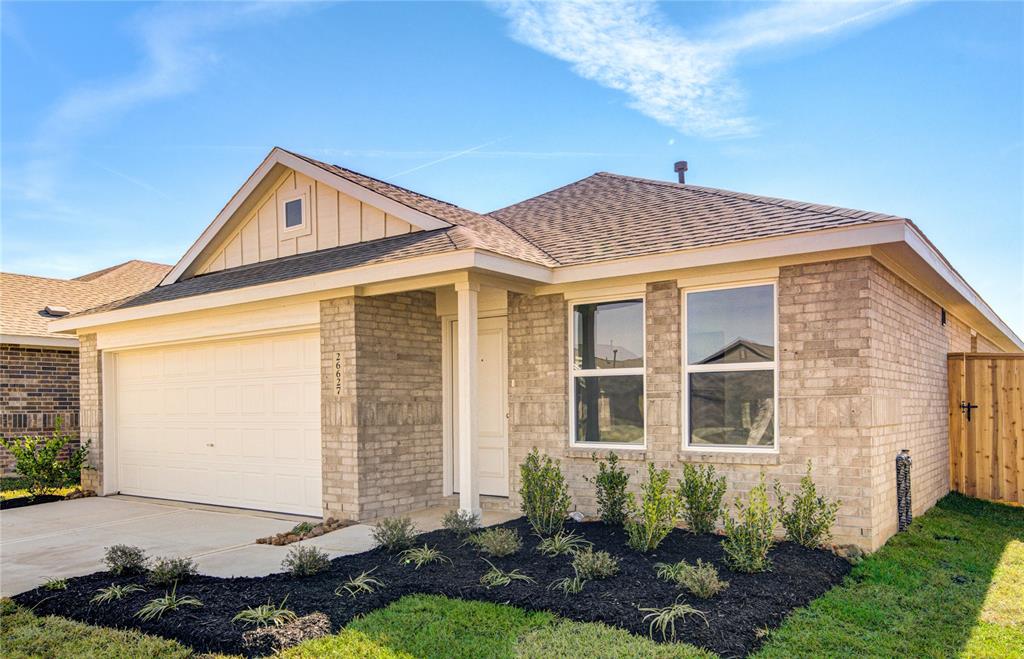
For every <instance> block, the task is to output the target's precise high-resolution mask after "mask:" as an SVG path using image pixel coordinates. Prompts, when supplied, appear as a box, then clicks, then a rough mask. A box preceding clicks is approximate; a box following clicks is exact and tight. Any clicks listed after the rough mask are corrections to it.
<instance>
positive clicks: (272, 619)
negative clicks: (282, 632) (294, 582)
mask: <svg viewBox="0 0 1024 659" xmlns="http://www.w3.org/2000/svg"><path fill="white" fill-rule="evenodd" d="M286 601H288V598H287V597H285V598H284V600H283V601H282V602H281V604H280V605H279V606H278V605H275V604H271V603H270V602H269V601H268V602H267V603H266V604H260V605H259V606H251V607H249V608H248V609H243V610H241V611H239V612H238V613H237V614H235V617H234V618H232V619H231V622H237V623H239V624H242V625H246V626H248V627H270V626H274V627H277V626H279V625H284V624H287V623H289V622H292V621H293V620H295V619H296V618H298V616H297V615H295V612H294V611H292V610H291V609H288V608H285V605H284V603H285V602H286Z"/></svg>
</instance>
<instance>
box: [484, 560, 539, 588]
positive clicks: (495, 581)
mask: <svg viewBox="0 0 1024 659" xmlns="http://www.w3.org/2000/svg"><path fill="white" fill-rule="evenodd" d="M484 562H485V563H487V564H488V565H490V566H491V569H490V570H488V571H487V572H485V573H484V575H483V576H482V577H480V583H481V584H482V585H483V586H485V587H486V588H499V587H502V586H507V585H509V584H510V583H512V582H513V581H523V582H526V583H536V580H534V578H533V577H531V576H528V575H525V574H523V573H522V572H520V571H519V570H512V571H510V572H504V571H502V570H501V569H500V568H498V567H497V566H496V565H494V563H491V562H490V561H488V560H487V559H486V558H485V559H484Z"/></svg>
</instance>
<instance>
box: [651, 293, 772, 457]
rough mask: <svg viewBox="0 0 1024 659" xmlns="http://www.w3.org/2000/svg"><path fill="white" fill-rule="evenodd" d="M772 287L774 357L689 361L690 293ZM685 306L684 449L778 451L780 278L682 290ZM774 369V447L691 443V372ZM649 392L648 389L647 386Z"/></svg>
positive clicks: (697, 451) (770, 452)
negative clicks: (766, 360) (755, 360)
mask: <svg viewBox="0 0 1024 659" xmlns="http://www.w3.org/2000/svg"><path fill="white" fill-rule="evenodd" d="M766 285H770V286H771V287H772V332H773V334H774V337H773V343H774V345H773V349H774V350H773V352H774V354H775V359H774V360H772V361H768V362H740V363H733V364H693V365H691V364H690V363H689V361H690V360H689V358H688V356H687V354H686V351H687V345H686V342H687V337H688V336H689V322H688V318H687V311H688V307H689V304H688V302H689V296H690V294H691V293H706V292H708V291H723V290H728V289H733V288H753V287H755V286H766ZM682 303H683V308H682V319H683V322H682V325H683V327H682V332H681V333H680V334H681V342H682V367H683V368H682V373H683V386H682V390H683V397H682V405H681V407H682V428H681V430H682V435H683V450H684V451H688V452H693V453H711V452H721V453H757V454H759V455H763V454H772V453H778V452H779V281H778V279H764V280H746V281H742V282H737V283H735V284H712V285H708V286H694V287H692V288H686V289H684V290H683V299H682ZM769 370H770V371H773V373H774V377H773V378H772V382H773V384H772V405H774V410H773V411H772V445H771V446H764V447H758V446H714V445H710V444H699V445H693V444H690V439H691V436H690V374H691V373H726V372H733V373H735V372H742V371H769ZM645 393H646V389H645Z"/></svg>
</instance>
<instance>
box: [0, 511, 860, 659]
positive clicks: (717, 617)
mask: <svg viewBox="0 0 1024 659" xmlns="http://www.w3.org/2000/svg"><path fill="white" fill-rule="evenodd" d="M501 526H507V527H511V528H515V529H517V530H518V531H519V533H520V534H521V535H522V536H523V540H524V542H523V548H522V550H520V552H519V553H518V554H516V555H513V556H509V557H506V558H498V559H490V560H491V561H492V562H493V563H494V564H495V565H497V566H498V567H499V568H501V569H502V570H506V571H508V570H512V569H514V568H518V569H519V570H520V571H522V572H524V573H526V574H528V575H530V576H531V577H533V578H534V579H536V581H537V583H535V584H530V583H523V582H518V581H514V582H512V584H511V585H509V586H506V587H504V588H494V589H491V590H488V589H486V588H484V587H483V586H481V585H480V583H479V580H480V577H481V575H483V573H484V572H486V571H487V570H488V565H487V563H485V562H484V561H483V560H481V558H480V556H479V554H478V553H477V552H476V551H475V550H474V549H472V548H470V547H469V546H465V547H461V546H460V544H461V542H460V541H459V540H458V539H457V538H455V537H454V536H453V535H451V534H450V533H448V532H446V531H434V532H431V533H426V534H423V535H421V536H419V542H418V544H419V545H422V544H423V543H424V542H426V543H427V544H429V545H430V546H432V547H436V548H438V549H441V550H442V551H443V552H444V554H445V555H446V556H448V557H449V558H451V559H452V560H453V561H454V565H449V564H447V563H440V564H438V563H433V564H430V565H425V566H423V567H422V568H420V569H419V570H416V569H414V568H413V567H412V566H411V565H403V564H401V563H400V562H399V561H398V560H397V558H396V557H395V556H394V555H391V554H388V553H386V552H384V551H383V550H380V549H374V550H372V551H368V552H364V553H362V554H354V555H351V556H342V557H340V558H336V559H334V560H333V561H332V563H331V567H330V569H329V570H328V571H326V572H324V573H321V574H318V575H316V576H313V577H306V578H296V577H292V576H289V575H287V574H274V575H270V576H267V577H257V578H248V577H246V578H234V579H221V578H216V577H196V578H194V579H192V580H190V581H189V582H188V583H185V584H181V585H179V587H178V594H179V595H193V596H195V597H198V598H199V599H200V600H201V601H202V602H203V607H202V608H199V609H181V610H178V611H174V612H171V613H168V614H166V615H165V616H164V617H163V619H161V620H156V621H150V622H141V621H139V619H138V618H136V617H134V614H135V612H136V611H138V610H139V608H140V607H142V605H143V604H145V602H147V601H148V600H149V599H151V598H153V597H155V596H156V595H161V594H163V590H164V589H154V588H149V589H148V590H147V592H144V593H134V594H132V595H129V596H127V597H126V598H125V599H123V600H121V601H118V602H113V603H110V604H106V605H97V604H91V603H90V602H89V600H90V599H91V598H92V596H93V595H94V594H95V591H96V589H97V588H101V587H104V586H108V585H110V584H111V583H127V582H130V581H141V580H142V578H141V577H134V578H125V577H114V576H113V575H111V574H109V573H107V572H97V573H95V574H91V575H89V576H85V577H79V578H74V579H69V580H68V589H67V590H66V591H59V592H54V591H48V590H44V589H42V588H37V589H35V590H31V591H28V592H25V593H22V594H20V595H17V596H15V597H14V600H15V601H16V602H17V603H18V604H21V605H23V606H26V607H31V608H32V609H33V610H34V611H35V613H36V614H38V615H46V614H54V615H60V616H65V617H68V618H73V619H75V620H80V621H83V622H86V623H90V624H94V625H105V626H109V627H122V628H123V627H134V628H137V629H140V630H142V631H144V632H147V633H150V634H157V635H160V636H164V637H168V638H173V639H177V640H179V641H181V642H183V643H185V644H186V645H189V646H191V647H193V648H195V649H196V650H198V651H200V652H225V653H238V654H241V653H243V650H242V647H241V637H242V632H243V631H245V628H243V627H240V626H238V625H236V624H233V623H232V622H231V618H232V617H233V616H234V615H235V614H236V613H238V612H239V611H240V610H241V609H243V608H245V607H247V606H256V605H259V604H265V603H266V602H267V601H268V600H269V601H272V602H274V603H280V602H281V601H282V600H284V598H285V597H286V596H287V598H288V602H287V606H288V607H289V608H292V609H293V610H294V611H295V612H296V613H298V614H299V615H305V614H308V613H313V612H315V611H322V612H324V613H326V614H327V615H328V616H329V617H330V618H331V622H332V624H333V625H334V627H335V629H340V628H341V627H343V626H344V625H345V624H346V623H348V622H349V621H350V620H351V619H352V618H354V617H356V616H359V615H362V614H365V613H368V612H370V611H373V610H374V609H379V608H382V607H384V606H387V605H388V604H390V603H392V602H394V601H395V600H397V599H399V598H401V597H403V596H405V595H410V594H414V593H425V594H438V595H446V596H448V597H454V598H461V599H467V600H482V601H488V602H496V603H500V604H511V605H514V606H518V607H522V608H524V609H533V610H546V611H551V612H553V613H555V614H558V615H560V616H563V617H565V618H571V619H573V620H580V621H588V622H604V623H607V624H610V625H616V626H618V627H622V628H625V629H627V630H629V631H631V632H633V633H636V634H639V635H644V636H646V635H647V633H648V629H647V625H645V624H644V623H643V617H644V614H643V613H642V612H640V611H639V610H638V609H639V607H645V608H646V607H663V606H668V605H669V604H672V603H673V602H674V601H675V600H676V598H677V597H679V596H680V595H681V594H682V599H681V601H685V602H688V603H690V604H691V605H692V606H694V607H695V608H697V609H699V610H701V611H703V612H704V614H705V615H706V616H707V621H708V624H707V625H705V623H704V621H703V620H701V619H699V618H698V617H694V616H691V617H690V618H688V619H687V620H686V622H685V623H683V624H681V625H680V624H677V625H676V630H677V632H678V634H679V637H678V640H680V641H686V642H688V643H692V644H694V645H698V646H701V647H704V648H707V649H709V650H712V651H714V652H717V653H719V654H721V655H723V656H726V657H733V656H744V655H746V654H748V653H750V652H752V651H753V650H755V649H756V648H757V647H758V646H759V645H760V642H761V641H760V639H759V635H758V630H759V629H765V628H768V629H771V628H775V627H777V626H778V625H779V624H780V623H781V622H782V620H783V618H784V617H785V616H786V615H787V614H788V613H789V612H790V611H792V610H793V609H794V608H797V607H800V606H803V605H805V604H807V603H808V602H810V601H811V600H813V599H815V598H816V597H818V596H820V595H821V594H822V593H824V592H825V591H827V590H828V589H829V588H831V587H832V586H834V585H835V584H837V583H839V582H840V581H841V580H842V579H843V577H844V576H845V575H846V574H847V573H848V572H849V571H850V566H849V564H848V563H847V562H846V561H845V560H843V559H842V558H839V557H838V556H836V555H834V554H832V553H830V552H827V551H820V550H810V549H805V548H803V547H801V546H799V545H795V544H792V543H788V542H784V543H780V544H778V545H777V546H776V547H775V548H774V549H773V550H772V553H771V558H772V561H773V563H774V568H773V570H772V571H771V572H766V573H761V574H753V575H751V574H742V573H736V572H732V571H731V570H729V569H728V568H727V567H726V566H725V563H724V561H723V553H722V549H721V546H720V541H721V538H720V537H718V536H713V535H704V536H694V535H690V534H688V533H686V532H685V531H682V530H675V531H673V532H672V533H671V534H670V535H669V536H668V538H666V539H665V541H664V542H663V543H662V545H661V546H660V547H659V548H658V549H657V551H655V552H654V553H652V554H646V555H645V554H640V553H638V552H635V551H633V550H631V549H629V548H628V547H627V546H626V542H625V532H624V531H623V530H622V529H621V528H611V527H608V526H605V525H604V524H603V523H601V522H584V523H580V524H577V523H574V522H568V523H567V525H566V528H567V529H568V530H571V531H574V532H576V533H578V534H581V535H583V536H585V537H586V538H587V539H588V540H590V541H591V542H593V543H594V548H595V549H603V550H605V551H608V552H609V553H611V554H612V555H614V556H617V557H618V558H619V559H620V561H621V562H620V572H619V574H618V575H617V576H615V577H612V578H611V579H606V580H603V581H590V582H588V583H587V584H586V587H585V588H584V589H583V592H582V593H579V594H577V595H565V594H563V593H562V592H561V591H560V590H554V589H550V588H548V586H549V585H550V584H551V583H552V582H553V581H555V580H557V579H561V578H562V577H568V576H572V574H573V571H572V567H571V566H570V558H569V557H568V556H558V557H555V558H547V557H545V556H542V555H540V554H538V553H537V552H536V546H537V542H538V539H537V538H536V537H535V536H533V535H532V534H531V533H530V527H529V525H528V523H527V522H526V520H525V519H523V518H520V519H518V520H514V521H512V522H509V523H507V524H503V525H501ZM684 558H685V559H686V560H687V561H690V562H691V563H693V562H695V561H696V560H697V559H698V558H700V559H704V560H705V561H709V560H710V561H712V562H713V563H714V564H715V565H716V566H717V567H718V569H719V571H720V574H721V576H722V578H724V579H725V580H727V581H728V582H729V587H728V588H727V589H726V590H725V591H723V592H722V593H720V594H719V595H717V596H715V597H714V598H712V599H710V600H700V599H697V598H695V597H692V596H690V595H689V594H683V591H682V590H681V589H680V588H678V587H677V586H674V585H672V584H669V583H667V582H664V581H661V580H659V579H658V578H657V577H656V576H655V574H654V564H655V563H659V562H663V563H668V562H675V561H678V560H680V559H684ZM373 568H377V569H376V571H375V572H374V573H373V576H375V577H377V578H379V579H381V580H383V581H384V582H385V584H386V588H384V589H383V590H381V591H379V592H377V593H374V594H372V595H361V596H360V597H358V598H357V599H352V598H350V597H349V596H348V595H347V594H344V596H343V597H338V596H337V595H335V594H334V590H335V588H336V587H337V586H338V585H340V584H341V583H342V582H344V581H346V580H347V579H349V578H351V577H354V576H356V575H358V574H359V573H360V572H363V571H364V570H370V569H373ZM656 638H658V640H660V636H657V635H656Z"/></svg>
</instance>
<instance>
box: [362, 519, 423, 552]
mask: <svg viewBox="0 0 1024 659" xmlns="http://www.w3.org/2000/svg"><path fill="white" fill-rule="evenodd" d="M418 532H419V531H418V530H417V529H416V525H415V524H413V521H412V520H411V519H409V518H408V517H387V518H385V519H382V520H380V521H379V522H377V524H376V526H374V527H373V531H372V534H373V541H374V542H376V543H377V546H378V547H383V548H384V549H386V550H388V551H391V552H401V551H405V550H406V549H409V548H411V547H412V546H413V544H414V543H415V542H416V534H417V533H418Z"/></svg>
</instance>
